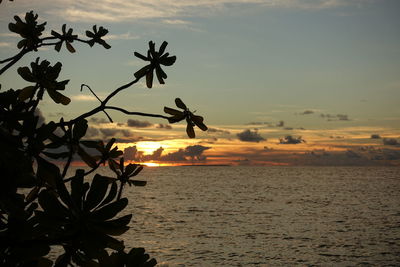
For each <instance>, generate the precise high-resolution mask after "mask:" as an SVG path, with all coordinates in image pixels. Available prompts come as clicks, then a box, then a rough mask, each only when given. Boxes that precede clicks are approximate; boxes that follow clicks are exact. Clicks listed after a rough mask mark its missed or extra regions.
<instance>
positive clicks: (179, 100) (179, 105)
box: [175, 98, 187, 109]
mask: <svg viewBox="0 0 400 267" xmlns="http://www.w3.org/2000/svg"><path fill="white" fill-rule="evenodd" d="M175 104H176V106H177V107H178V108H181V109H187V107H186V105H185V103H183V101H182V100H181V99H180V98H175Z"/></svg>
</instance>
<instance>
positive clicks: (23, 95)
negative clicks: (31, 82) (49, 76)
mask: <svg viewBox="0 0 400 267" xmlns="http://www.w3.org/2000/svg"><path fill="white" fill-rule="evenodd" d="M34 93H35V86H27V87H25V88H24V89H22V90H21V92H20V93H19V95H18V99H19V100H20V101H25V100H26V99H28V98H30V97H32V95H33V94H34Z"/></svg>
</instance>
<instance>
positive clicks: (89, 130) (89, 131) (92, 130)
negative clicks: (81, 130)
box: [85, 127, 99, 138]
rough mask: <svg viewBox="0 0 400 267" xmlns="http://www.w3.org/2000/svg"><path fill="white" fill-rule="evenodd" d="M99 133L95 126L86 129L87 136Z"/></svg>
mask: <svg viewBox="0 0 400 267" xmlns="http://www.w3.org/2000/svg"><path fill="white" fill-rule="evenodd" d="M98 135H99V130H97V129H96V128H93V127H89V128H88V129H87V131H86V135H85V138H92V137H95V136H98Z"/></svg>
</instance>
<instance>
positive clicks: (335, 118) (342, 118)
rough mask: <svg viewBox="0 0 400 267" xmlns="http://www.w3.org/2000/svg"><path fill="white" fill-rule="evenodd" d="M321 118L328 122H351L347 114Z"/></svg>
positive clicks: (328, 115)
mask: <svg viewBox="0 0 400 267" xmlns="http://www.w3.org/2000/svg"><path fill="white" fill-rule="evenodd" d="M321 117H322V118H324V119H326V120H327V121H350V119H349V116H348V115H346V114H336V115H334V114H321Z"/></svg>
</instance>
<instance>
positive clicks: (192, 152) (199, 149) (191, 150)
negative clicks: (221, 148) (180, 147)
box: [185, 145, 211, 160]
mask: <svg viewBox="0 0 400 267" xmlns="http://www.w3.org/2000/svg"><path fill="white" fill-rule="evenodd" d="M210 148H211V147H208V146H202V145H194V146H188V147H186V149H185V153H186V156H188V157H190V158H191V159H192V160H193V159H194V160H205V159H206V158H205V156H204V155H202V154H203V152H204V151H206V150H208V149H210Z"/></svg>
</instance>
